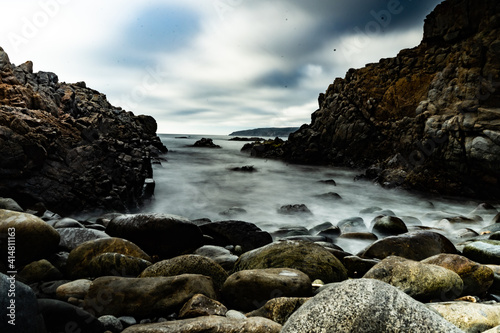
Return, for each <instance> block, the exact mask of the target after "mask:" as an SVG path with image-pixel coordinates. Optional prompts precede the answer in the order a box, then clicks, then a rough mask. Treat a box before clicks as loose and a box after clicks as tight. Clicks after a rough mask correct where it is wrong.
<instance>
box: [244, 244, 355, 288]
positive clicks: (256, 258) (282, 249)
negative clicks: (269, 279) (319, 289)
mask: <svg viewBox="0 0 500 333" xmlns="http://www.w3.org/2000/svg"><path fill="white" fill-rule="evenodd" d="M263 268H294V269H298V270H299V271H301V272H304V273H305V274H307V276H309V278H310V279H311V281H314V280H316V279H320V280H321V281H324V282H325V283H330V282H339V281H343V280H345V279H347V270H346V269H345V267H344V265H342V263H341V262H340V261H339V260H338V259H337V257H335V256H334V255H333V254H331V253H330V252H329V251H328V250H327V249H325V248H324V247H322V246H320V245H317V244H314V243H311V242H303V241H279V242H274V243H271V244H269V245H266V246H263V247H261V248H258V249H255V250H253V251H249V252H246V253H244V254H242V255H241V256H240V258H239V259H238V261H236V263H235V265H234V271H235V272H237V271H242V270H249V269H263Z"/></svg>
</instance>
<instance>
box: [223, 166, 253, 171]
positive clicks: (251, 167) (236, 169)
mask: <svg viewBox="0 0 500 333" xmlns="http://www.w3.org/2000/svg"><path fill="white" fill-rule="evenodd" d="M229 170H231V171H237V172H256V171H257V169H256V168H255V167H254V166H253V165H244V166H242V167H234V168H231V169H229Z"/></svg>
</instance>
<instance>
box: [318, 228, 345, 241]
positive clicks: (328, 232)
mask: <svg viewBox="0 0 500 333" xmlns="http://www.w3.org/2000/svg"><path fill="white" fill-rule="evenodd" d="M318 236H323V237H326V238H327V239H328V240H329V241H330V242H334V241H335V240H336V239H337V238H338V237H339V236H340V228H339V227H337V226H331V227H329V228H327V229H325V230H322V231H320V232H318Z"/></svg>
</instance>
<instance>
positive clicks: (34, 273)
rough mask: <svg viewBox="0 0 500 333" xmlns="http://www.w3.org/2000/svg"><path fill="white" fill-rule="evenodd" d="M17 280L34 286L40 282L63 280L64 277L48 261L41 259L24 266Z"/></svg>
mask: <svg viewBox="0 0 500 333" xmlns="http://www.w3.org/2000/svg"><path fill="white" fill-rule="evenodd" d="M17 278H18V279H19V280H21V281H23V282H24V283H26V284H32V283H35V282H40V281H55V280H61V279H62V278H63V275H62V273H61V272H60V271H59V270H58V269H57V268H55V267H54V266H53V265H52V264H51V263H50V262H49V261H48V260H46V259H41V260H38V261H33V262H32V263H29V264H28V265H26V266H24V268H23V269H22V270H21V271H20V272H19V274H18V275H17Z"/></svg>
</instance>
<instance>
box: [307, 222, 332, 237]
mask: <svg viewBox="0 0 500 333" xmlns="http://www.w3.org/2000/svg"><path fill="white" fill-rule="evenodd" d="M330 227H333V224H332V223H331V222H323V223H321V224H318V225H316V226H314V227H312V228H311V229H309V234H311V235H317V234H318V233H319V232H321V231H323V230H326V229H328V228H330Z"/></svg>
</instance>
